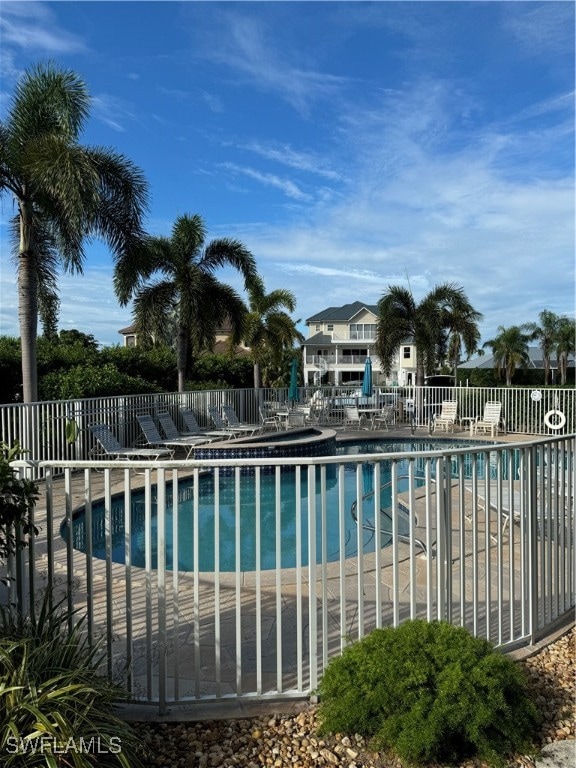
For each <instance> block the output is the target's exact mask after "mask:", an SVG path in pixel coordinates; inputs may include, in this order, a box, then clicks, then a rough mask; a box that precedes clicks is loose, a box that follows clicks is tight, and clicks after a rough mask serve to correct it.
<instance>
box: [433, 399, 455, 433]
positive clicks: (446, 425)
mask: <svg viewBox="0 0 576 768" xmlns="http://www.w3.org/2000/svg"><path fill="white" fill-rule="evenodd" d="M457 411H458V402H457V401H456V400H443V401H442V410H441V411H440V414H436V415H435V416H434V429H435V430H436V429H445V430H446V432H448V430H450V429H451V430H452V432H454V426H455V424H456V414H457Z"/></svg>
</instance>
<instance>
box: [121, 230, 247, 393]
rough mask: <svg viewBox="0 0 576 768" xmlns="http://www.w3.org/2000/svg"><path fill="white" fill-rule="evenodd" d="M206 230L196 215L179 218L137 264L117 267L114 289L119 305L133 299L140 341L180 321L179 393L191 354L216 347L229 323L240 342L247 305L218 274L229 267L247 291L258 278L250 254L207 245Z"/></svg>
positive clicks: (228, 244) (223, 241) (149, 243)
mask: <svg viewBox="0 0 576 768" xmlns="http://www.w3.org/2000/svg"><path fill="white" fill-rule="evenodd" d="M205 240H206V228H205V226H204V222H203V220H202V218H201V217H200V216H198V215H194V216H189V215H183V216H179V217H178V218H177V219H176V221H175V222H174V225H173V227H172V235H171V237H149V238H147V240H146V242H145V244H144V245H143V247H142V248H141V249H140V251H139V252H138V254H136V258H135V257H134V256H135V255H134V254H127V257H126V258H125V259H121V260H120V261H119V262H118V263H117V266H116V270H115V274H114V285H115V290H116V294H117V296H118V299H119V300H120V303H121V304H127V303H128V301H130V299H131V298H132V297H134V320H135V324H136V328H137V331H138V333H139V335H140V334H141V335H142V336H144V337H145V336H148V337H149V338H150V337H154V336H155V335H161V333H162V331H163V330H164V329H165V328H166V327H168V324H169V322H170V319H171V318H172V321H173V320H174V318H175V319H176V327H177V339H176V358H177V368H178V391H179V392H184V391H185V382H186V368H187V363H188V359H189V355H190V353H195V354H198V353H199V352H200V351H202V350H203V349H207V348H211V347H212V346H213V344H214V340H215V337H216V331H217V330H218V328H219V327H220V326H221V325H222V323H223V322H224V321H225V320H226V319H227V318H228V319H229V320H230V323H231V325H232V337H231V339H232V342H233V343H234V342H236V343H237V342H239V341H240V339H241V334H242V327H243V322H244V318H245V316H246V305H245V304H244V302H243V301H242V299H241V298H240V296H239V295H238V293H237V292H236V291H235V290H234V289H233V288H231V287H230V286H229V285H226V284H225V283H221V282H219V281H218V280H217V279H216V277H215V275H214V272H215V271H216V270H217V269H218V268H219V267H224V266H231V267H234V268H235V269H237V270H238V271H239V272H240V273H241V274H242V276H243V278H244V283H245V287H246V288H247V289H248V288H249V287H250V285H251V284H252V281H254V280H255V279H256V277H257V272H256V263H255V260H254V257H253V256H252V254H251V253H250V252H249V251H248V250H247V249H246V248H245V247H244V246H243V245H242V244H241V243H240V242H238V241H237V240H230V239H228V238H220V239H218V240H212V241H211V242H209V243H208V244H207V245H205Z"/></svg>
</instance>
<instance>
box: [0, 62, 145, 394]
mask: <svg viewBox="0 0 576 768" xmlns="http://www.w3.org/2000/svg"><path fill="white" fill-rule="evenodd" d="M89 105H90V97H89V94H88V91H87V88H86V85H85V84H84V82H83V81H82V80H81V79H80V77H78V75H76V74H75V73H74V72H71V71H69V70H62V69H58V68H57V67H55V66H54V65H52V64H47V65H38V66H37V67H35V68H33V69H31V70H30V71H28V72H26V73H25V74H24V75H23V77H22V79H21V80H20V81H19V83H18V84H17V86H16V89H15V92H14V96H13V99H12V103H11V106H10V109H9V111H8V115H7V118H6V120H5V121H2V122H0V193H7V194H9V195H12V196H13V198H14V199H15V200H16V203H17V206H18V213H17V215H16V217H15V220H14V222H13V230H12V235H13V240H14V243H15V254H16V261H17V265H18V266H17V269H18V302H19V309H18V314H19V322H20V340H21V346H22V383H23V398H24V401H25V402H33V401H35V400H37V394H38V375H37V364H36V337H37V327H38V300H39V291H42V290H45V291H47V292H48V293H50V292H51V291H52V289H53V287H54V285H55V275H56V272H57V266H58V265H59V264H60V265H61V266H62V267H63V269H65V270H68V271H70V272H78V273H81V272H82V268H83V264H84V259H85V254H84V249H83V243H84V241H85V239H86V238H87V237H91V236H101V237H102V238H103V239H104V240H105V241H106V242H107V244H108V245H109V247H110V249H111V251H112V254H113V256H114V257H115V258H120V257H123V256H125V255H126V254H127V253H128V252H129V251H130V250H131V249H133V248H134V247H136V246H137V245H138V243H139V241H140V239H141V235H142V232H141V219H142V214H143V211H144V209H145V206H146V202H147V185H146V182H145V180H144V177H143V175H142V173H141V171H140V170H139V169H137V168H136V167H135V166H134V165H132V163H131V162H129V161H128V160H127V159H126V158H125V157H123V156H122V155H119V154H117V153H115V152H113V151H112V150H109V149H106V148H101V147H85V146H82V145H81V144H80V143H79V135H80V133H81V130H82V128H83V126H84V123H85V122H86V119H87V117H88V110H89ZM46 295H47V294H46Z"/></svg>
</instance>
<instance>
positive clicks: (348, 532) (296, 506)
mask: <svg viewBox="0 0 576 768" xmlns="http://www.w3.org/2000/svg"><path fill="white" fill-rule="evenodd" d="M470 444H471V443H470V442H469V441H463V440H432V439H411V440H409V441H406V440H370V441H362V442H357V443H343V444H340V445H339V446H338V448H337V454H340V455H342V456H347V455H348V456H351V455H354V456H357V455H363V454H374V453H397V452H414V451H423V450H424V451H429V450H434V449H437V448H438V447H442V448H455V447H458V448H461V447H463V446H466V445H470ZM379 465H380V483H381V486H383V487H382V491H381V500H380V509H381V510H382V512H383V514H382V516H380V515H376V517H378V518H380V519H381V530H383V531H384V532H383V534H382V539H381V543H382V546H387V545H388V544H389V543H390V535H388V534H386V531H389V530H391V522H390V518H389V516H388V518H387V516H386V514H387V512H389V511H390V508H391V501H392V491H391V487H390V485H386V484H387V483H388V481H389V480H390V478H391V462H390V461H389V460H383V461H381V462H379ZM356 466H357V465H356V463H354V464H352V463H348V464H347V463H344V470H343V471H344V484H343V488H344V500H343V508H344V512H345V514H344V515H340V512H339V509H340V508H341V507H340V502H341V498H340V488H339V484H338V482H337V479H338V478H337V471H338V470H337V467H336V465H328V466H327V467H326V468H325V471H324V473H322V472H321V469H320V467H316V473H315V480H314V481H315V484H316V488H315V494H316V497H317V498H319V495H320V491H321V486H322V485H323V486H325V498H326V520H325V542H326V545H325V546H326V550H325V557H326V561H327V562H333V561H336V560H338V559H340V549H341V544H340V542H341V540H342V538H343V541H344V553H343V555H344V557H345V558H348V557H353V556H355V555H356V554H357V552H358V543H357V542H358V531H357V527H356V523H355V521H354V519H353V516H352V514H351V513H350V510H351V507H352V504H353V502H354V501H355V500H356V498H357V470H356ZM407 469H408V461H402V462H401V463H400V464H399V465H398V474H399V475H400V476H401V475H403V474H405V473H406V471H407ZM416 470H418V466H416ZM423 482H424V481H423V480H417V481H416V485H422V484H423ZM361 485H362V493H363V494H365V495H367V499H366V502H365V508H366V510H365V512H366V516H367V519H370V516H371V518H372V519H374V517H375V514H374V501H373V496H371V492H372V491H373V490H374V487H373V486H374V462H365V463H363V464H362V465H361ZM397 487H398V491H399V492H402V491H403V490H406V489H407V487H408V481H407V480H402V479H401V480H399V483H398V486H397ZM276 488H277V486H276V477H275V475H273V474H266V473H262V474H261V475H260V477H259V478H258V479H257V478H256V477H255V476H254V475H253V474H242V475H240V477H238V478H235V477H233V476H230V475H229V474H225V473H223V474H221V475H220V476H219V478H218V482H217V483H216V481H215V476H214V474H213V473H208V474H206V475H201V476H200V478H199V484H198V492H197V496H198V515H197V520H198V541H199V545H198V547H197V549H198V555H199V557H198V562H199V565H198V570H199V571H202V572H207V571H208V572H209V571H213V570H214V567H215V562H216V557H215V546H216V545H215V542H216V541H218V550H217V553H218V560H219V562H218V570H219V571H221V572H233V571H236V570H240V571H253V570H255V569H256V565H257V560H258V558H257V554H258V545H257V541H258V540H259V559H260V568H261V569H262V570H269V569H272V568H276V567H280V568H293V567H295V566H296V565H298V564H300V565H303V566H305V565H307V564H308V559H309V553H308V550H307V541H308V536H307V529H308V474H307V472H306V471H302V472H297V471H296V470H293V471H291V472H282V474H281V477H280V491H279V493H278V494H277V491H276ZM257 489H259V490H258V492H257ZM238 494H239V495H238ZM194 495H195V494H194V486H193V481H192V480H183V481H181V482H180V483H179V486H178V505H177V509H178V533H177V537H176V538H177V545H176V543H175V541H174V535H173V511H174V505H173V499H172V486H171V484H168V485H167V487H166V496H167V502H166V503H167V513H166V562H167V568H168V569H170V570H171V569H172V568H173V567H174V565H175V563H176V562H177V564H178V565H177V567H178V570H180V571H192V570H194V550H195V543H194V518H195V515H194V511H193V503H194ZM131 501H132V512H131V529H132V533H131V541H130V543H131V562H132V564H133V565H135V566H137V567H143V566H144V565H145V562H146V558H145V553H146V536H145V533H146V531H145V502H144V492H143V491H142V492H138V491H136V492H134V493H133V495H132V500H131ZM216 504H218V507H219V510H220V514H219V516H218V524H217V525H216V521H215V515H214V509H215V507H216ZM237 508H239V510H240V514H239V516H238V515H237V512H236V510H237ZM258 516H259V522H260V524H259V526H257V518H258ZM340 516H341V517H342V519H343V525H344V532H343V537H341V532H340V527H339V526H340V520H339V517H340ZM111 517H112V519H111V530H112V553H111V556H112V560H113V562H116V563H124V561H125V528H124V497H123V496H120V497H117V498H116V497H115V498H113V500H112V516H111ZM397 519H398V530H399V533H401V534H404V535H406V534H407V533H408V527H409V522H408V516H407V514H406V512H405V510H404V509H403V508H400V509H399V510H398V518H397ZM322 524H323V523H322V519H321V515H320V514H318V515H317V535H316V541H317V542H318V547H317V552H316V562H322V550H321V547H322V539H323V537H322V536H321V535H320V534H321V528H322ZM150 527H151V535H150V547H151V557H152V567H153V568H155V567H156V562H157V551H156V546H157V544H156V542H157V535H156V534H157V516H156V504H155V503H154V502H153V503H152V505H151V516H150ZM278 531H279V534H280V538H281V553H280V562H277V546H276V543H277V532H278ZM62 534H63V536H64V537H66V536H67V528H66V527H65V526H63V529H62ZM373 538H374V532H373V531H370V530H363V531H362V540H363V547H364V551H373V549H374V543H373ZM86 539H87V536H86V525H85V514H84V511H83V510H79V511H78V512H77V513H76V514H75V516H74V525H73V542H74V547H75V548H76V549H79V550H81V551H85V550H86ZM92 541H93V554H94V556H95V557H98V558H105V556H106V551H105V537H104V504H103V503H95V504H94V505H93V509H92ZM238 541H239V542H240V548H239V562H237V559H238V547H237V542H238ZM298 541H301V542H302V549H301V560H300V563H298V562H297V556H296V553H297V551H298Z"/></svg>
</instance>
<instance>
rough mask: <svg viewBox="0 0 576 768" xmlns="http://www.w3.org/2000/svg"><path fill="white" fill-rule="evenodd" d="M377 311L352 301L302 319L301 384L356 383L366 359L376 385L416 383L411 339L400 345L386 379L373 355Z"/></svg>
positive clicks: (372, 306)
mask: <svg viewBox="0 0 576 768" xmlns="http://www.w3.org/2000/svg"><path fill="white" fill-rule="evenodd" d="M377 322H378V309H377V307H376V306H375V305H373V304H363V303H362V302H361V301H355V302H353V303H352V304H345V305H344V306H342V307H328V308H327V309H323V310H322V311H321V312H318V313H317V314H315V315H312V317H309V318H308V319H307V320H306V325H307V327H308V338H307V339H306V341H305V342H304V343H303V345H302V355H303V367H304V384H305V385H320V384H323V385H328V384H332V385H334V386H337V385H341V384H359V383H360V382H361V381H362V378H363V376H364V365H365V363H366V358H367V357H370V359H371V361H372V379H373V383H374V385H376V386H384V385H394V384H398V385H400V386H403V385H407V384H413V383H415V380H416V348H415V345H414V343H413V340H412V339H406V341H405V343H404V344H402V345H401V347H400V349H399V351H398V356H397V358H396V360H395V361H394V363H393V369H392V373H391V375H390V376H389V377H388V378H386V377H385V376H384V374H383V373H382V370H381V367H380V360H379V358H378V356H377V354H376V349H375V344H376V326H377Z"/></svg>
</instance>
